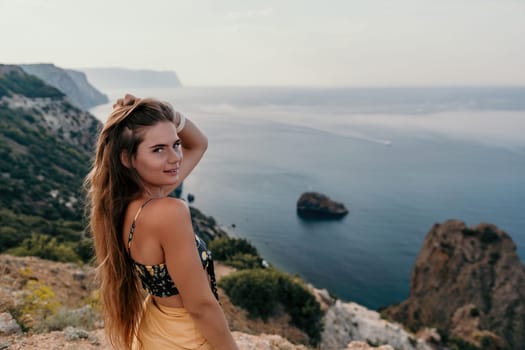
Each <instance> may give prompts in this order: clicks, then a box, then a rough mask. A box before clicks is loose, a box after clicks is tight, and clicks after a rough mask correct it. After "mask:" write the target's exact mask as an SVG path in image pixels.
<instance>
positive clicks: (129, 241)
mask: <svg viewBox="0 0 525 350" xmlns="http://www.w3.org/2000/svg"><path fill="white" fill-rule="evenodd" d="M153 199H154V198H150V199H148V200H147V201H145V202H144V203H143V204H142V205H141V206H140V208H139V210H137V213H136V214H135V217H134V218H133V222H132V223H131V228H130V230H129V237H128V254H131V252H130V247H131V240H132V239H133V233H134V232H135V221H137V218H138V217H139V214H140V212H141V211H142V208H144V207H145V206H146V204H148V203H149V202H150V201H151V200H153Z"/></svg>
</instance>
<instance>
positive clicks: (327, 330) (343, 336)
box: [321, 300, 432, 350]
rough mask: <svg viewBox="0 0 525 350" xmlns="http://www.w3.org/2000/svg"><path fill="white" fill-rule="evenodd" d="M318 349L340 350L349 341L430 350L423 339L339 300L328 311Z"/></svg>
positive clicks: (373, 314) (370, 312) (400, 349)
mask: <svg viewBox="0 0 525 350" xmlns="http://www.w3.org/2000/svg"><path fill="white" fill-rule="evenodd" d="M321 339H322V340H321V349H326V350H338V349H343V348H344V347H345V345H346V344H348V343H349V342H350V341H353V340H354V341H364V342H366V343H368V344H374V345H391V346H393V347H394V348H395V349H398V350H432V348H431V347H430V346H429V345H428V344H427V343H426V342H425V341H424V340H422V339H418V338H416V336H415V335H414V334H411V333H410V332H408V331H405V330H404V329H403V327H402V326H401V325H400V324H397V323H393V322H388V321H386V320H383V319H381V316H380V315H379V313H378V312H376V311H373V310H369V309H367V308H365V307H363V306H361V305H359V304H356V303H352V302H349V303H344V302H341V301H339V300H337V301H336V302H335V304H334V305H332V306H331V307H329V308H328V310H327V312H326V315H325V318H324V330H323V334H322V335H321Z"/></svg>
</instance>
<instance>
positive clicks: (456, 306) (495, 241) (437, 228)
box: [383, 220, 525, 350]
mask: <svg viewBox="0 0 525 350" xmlns="http://www.w3.org/2000/svg"><path fill="white" fill-rule="evenodd" d="M383 312H384V314H385V315H387V316H388V317H391V318H393V319H395V320H397V321H399V322H402V323H403V324H405V325H406V326H408V327H409V328H411V329H413V330H418V329H420V328H421V327H422V326H432V327H436V328H438V329H439V330H440V331H442V332H444V333H445V334H448V336H449V337H450V338H452V337H457V338H461V339H464V340H466V341H468V342H470V343H473V344H475V345H477V346H479V347H481V348H483V349H499V348H503V347H505V348H508V349H515V350H517V349H525V268H524V266H523V265H522V263H521V261H520V260H519V258H518V256H517V254H516V246H515V244H514V243H513V241H512V239H511V238H510V237H509V236H508V235H507V234H506V233H505V232H504V231H502V230H500V229H499V228H497V227H496V226H494V225H491V224H486V223H481V224H479V225H477V226H475V227H467V226H466V225H465V223H463V222H461V221H457V220H449V221H446V222H444V223H443V224H437V223H436V224H435V225H434V226H433V227H432V229H431V230H430V232H429V233H428V234H427V236H426V238H425V240H424V243H423V247H422V249H421V251H420V253H419V255H418V257H417V260H416V264H415V266H414V269H413V272H412V276H411V282H410V296H409V298H408V299H407V300H405V301H404V302H402V303H400V304H399V305H395V306H390V307H388V308H386V309H385V310H384V311H383Z"/></svg>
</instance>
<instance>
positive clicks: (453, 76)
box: [0, 0, 525, 86]
mask: <svg viewBox="0 0 525 350" xmlns="http://www.w3.org/2000/svg"><path fill="white" fill-rule="evenodd" d="M34 62H53V63H55V64H56V65H58V66H61V67H65V68H82V67H107V66H112V67H114V66H118V67H126V68H144V69H156V70H174V71H176V72H177V74H178V76H179V78H180V79H181V81H182V83H183V84H185V85H309V86H317V85H323V86H332V85H333V86H364V85H366V86H371V85H372V86H391V85H494V84H495V85H525V1H524V0H433V1H429V0H346V1H345V0H341V1H330V0H324V1H320V0H319V1H307V0H303V1H301V0H268V1H258V0H235V1H234V0H231V1H226V0H209V1H201V0H193V1H190V0H188V1H170V0H162V1H160V0H157V1H156V0H151V1H144V0H142V1H134V0H126V1H120V0H119V1H112V0H90V1H87V0H86V1H74V0H0V63H34Z"/></svg>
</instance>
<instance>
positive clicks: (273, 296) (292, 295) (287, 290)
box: [219, 268, 323, 345]
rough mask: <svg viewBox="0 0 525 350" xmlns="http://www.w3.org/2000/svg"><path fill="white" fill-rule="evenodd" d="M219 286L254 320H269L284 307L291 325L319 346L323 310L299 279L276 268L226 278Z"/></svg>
mask: <svg viewBox="0 0 525 350" xmlns="http://www.w3.org/2000/svg"><path fill="white" fill-rule="evenodd" d="M219 286H220V287H221V288H223V289H224V290H225V292H226V294H227V295H228V297H229V298H230V300H231V301H232V303H234V304H235V305H238V306H240V307H242V308H243V309H245V310H246V311H248V313H249V316H250V317H260V318H262V319H263V320H266V319H267V318H268V317H269V316H272V315H273V314H274V313H275V312H276V308H277V305H278V304H281V305H282V306H283V308H284V310H285V311H286V312H287V313H288V314H289V315H290V317H291V323H292V324H293V325H295V326H297V327H298V328H299V329H301V330H303V331H304V332H305V333H306V334H307V335H308V336H309V337H310V343H311V344H312V345H317V344H318V343H319V341H320V339H321V331H322V323H321V319H322V316H323V314H322V311H321V307H320V305H319V303H318V302H317V300H316V299H315V296H314V295H313V294H312V293H311V292H310V291H309V290H308V288H307V287H306V285H305V284H304V282H303V281H302V280H300V279H299V278H293V277H291V276H289V275H287V274H285V273H283V272H280V271H278V270H275V269H273V268H270V269H252V270H242V271H237V272H234V273H232V274H230V275H228V276H226V277H223V278H222V279H221V280H220V281H219Z"/></svg>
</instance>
